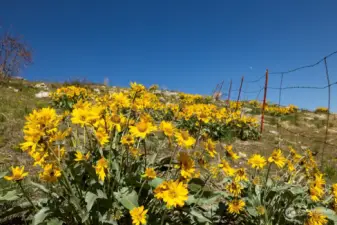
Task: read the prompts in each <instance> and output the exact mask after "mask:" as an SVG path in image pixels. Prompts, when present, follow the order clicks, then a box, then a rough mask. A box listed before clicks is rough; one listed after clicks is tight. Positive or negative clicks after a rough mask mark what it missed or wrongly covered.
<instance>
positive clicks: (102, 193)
mask: <svg viewBox="0 0 337 225" xmlns="http://www.w3.org/2000/svg"><path fill="white" fill-rule="evenodd" d="M97 197H98V198H104V199H107V198H108V196H106V194H105V193H104V192H103V191H102V190H99V189H98V190H97Z"/></svg>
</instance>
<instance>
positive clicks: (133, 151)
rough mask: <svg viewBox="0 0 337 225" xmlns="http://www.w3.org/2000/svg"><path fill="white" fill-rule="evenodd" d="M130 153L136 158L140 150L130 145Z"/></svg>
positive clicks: (139, 154)
mask: <svg viewBox="0 0 337 225" xmlns="http://www.w3.org/2000/svg"><path fill="white" fill-rule="evenodd" d="M129 151H130V153H131V154H132V156H133V157H135V158H137V157H139V156H141V152H140V151H139V149H138V148H134V147H131V148H130V149H129Z"/></svg>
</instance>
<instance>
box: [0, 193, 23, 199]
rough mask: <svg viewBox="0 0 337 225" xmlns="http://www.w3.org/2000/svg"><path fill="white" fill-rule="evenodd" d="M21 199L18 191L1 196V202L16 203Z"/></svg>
mask: <svg viewBox="0 0 337 225" xmlns="http://www.w3.org/2000/svg"><path fill="white" fill-rule="evenodd" d="M18 198H20V197H19V196H18V194H17V193H16V190H12V191H9V192H7V193H6V194H5V195H4V196H0V201H14V200H17V199H18Z"/></svg>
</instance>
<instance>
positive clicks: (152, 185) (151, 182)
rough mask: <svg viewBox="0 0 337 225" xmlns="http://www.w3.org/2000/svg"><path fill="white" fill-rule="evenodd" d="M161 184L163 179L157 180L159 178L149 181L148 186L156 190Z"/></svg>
mask: <svg viewBox="0 0 337 225" xmlns="http://www.w3.org/2000/svg"><path fill="white" fill-rule="evenodd" d="M163 182H164V180H163V179H161V178H159V177H156V178H154V179H153V180H151V181H150V182H149V185H150V186H151V187H153V188H156V187H157V186H158V185H159V184H161V183H163Z"/></svg>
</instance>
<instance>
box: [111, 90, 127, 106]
mask: <svg viewBox="0 0 337 225" xmlns="http://www.w3.org/2000/svg"><path fill="white" fill-rule="evenodd" d="M112 98H113V100H114V104H115V105H116V106H117V107H121V108H128V107H129V106H130V100H129V98H128V97H127V96H126V95H125V94H124V93H122V92H120V93H113V94H112Z"/></svg>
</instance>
